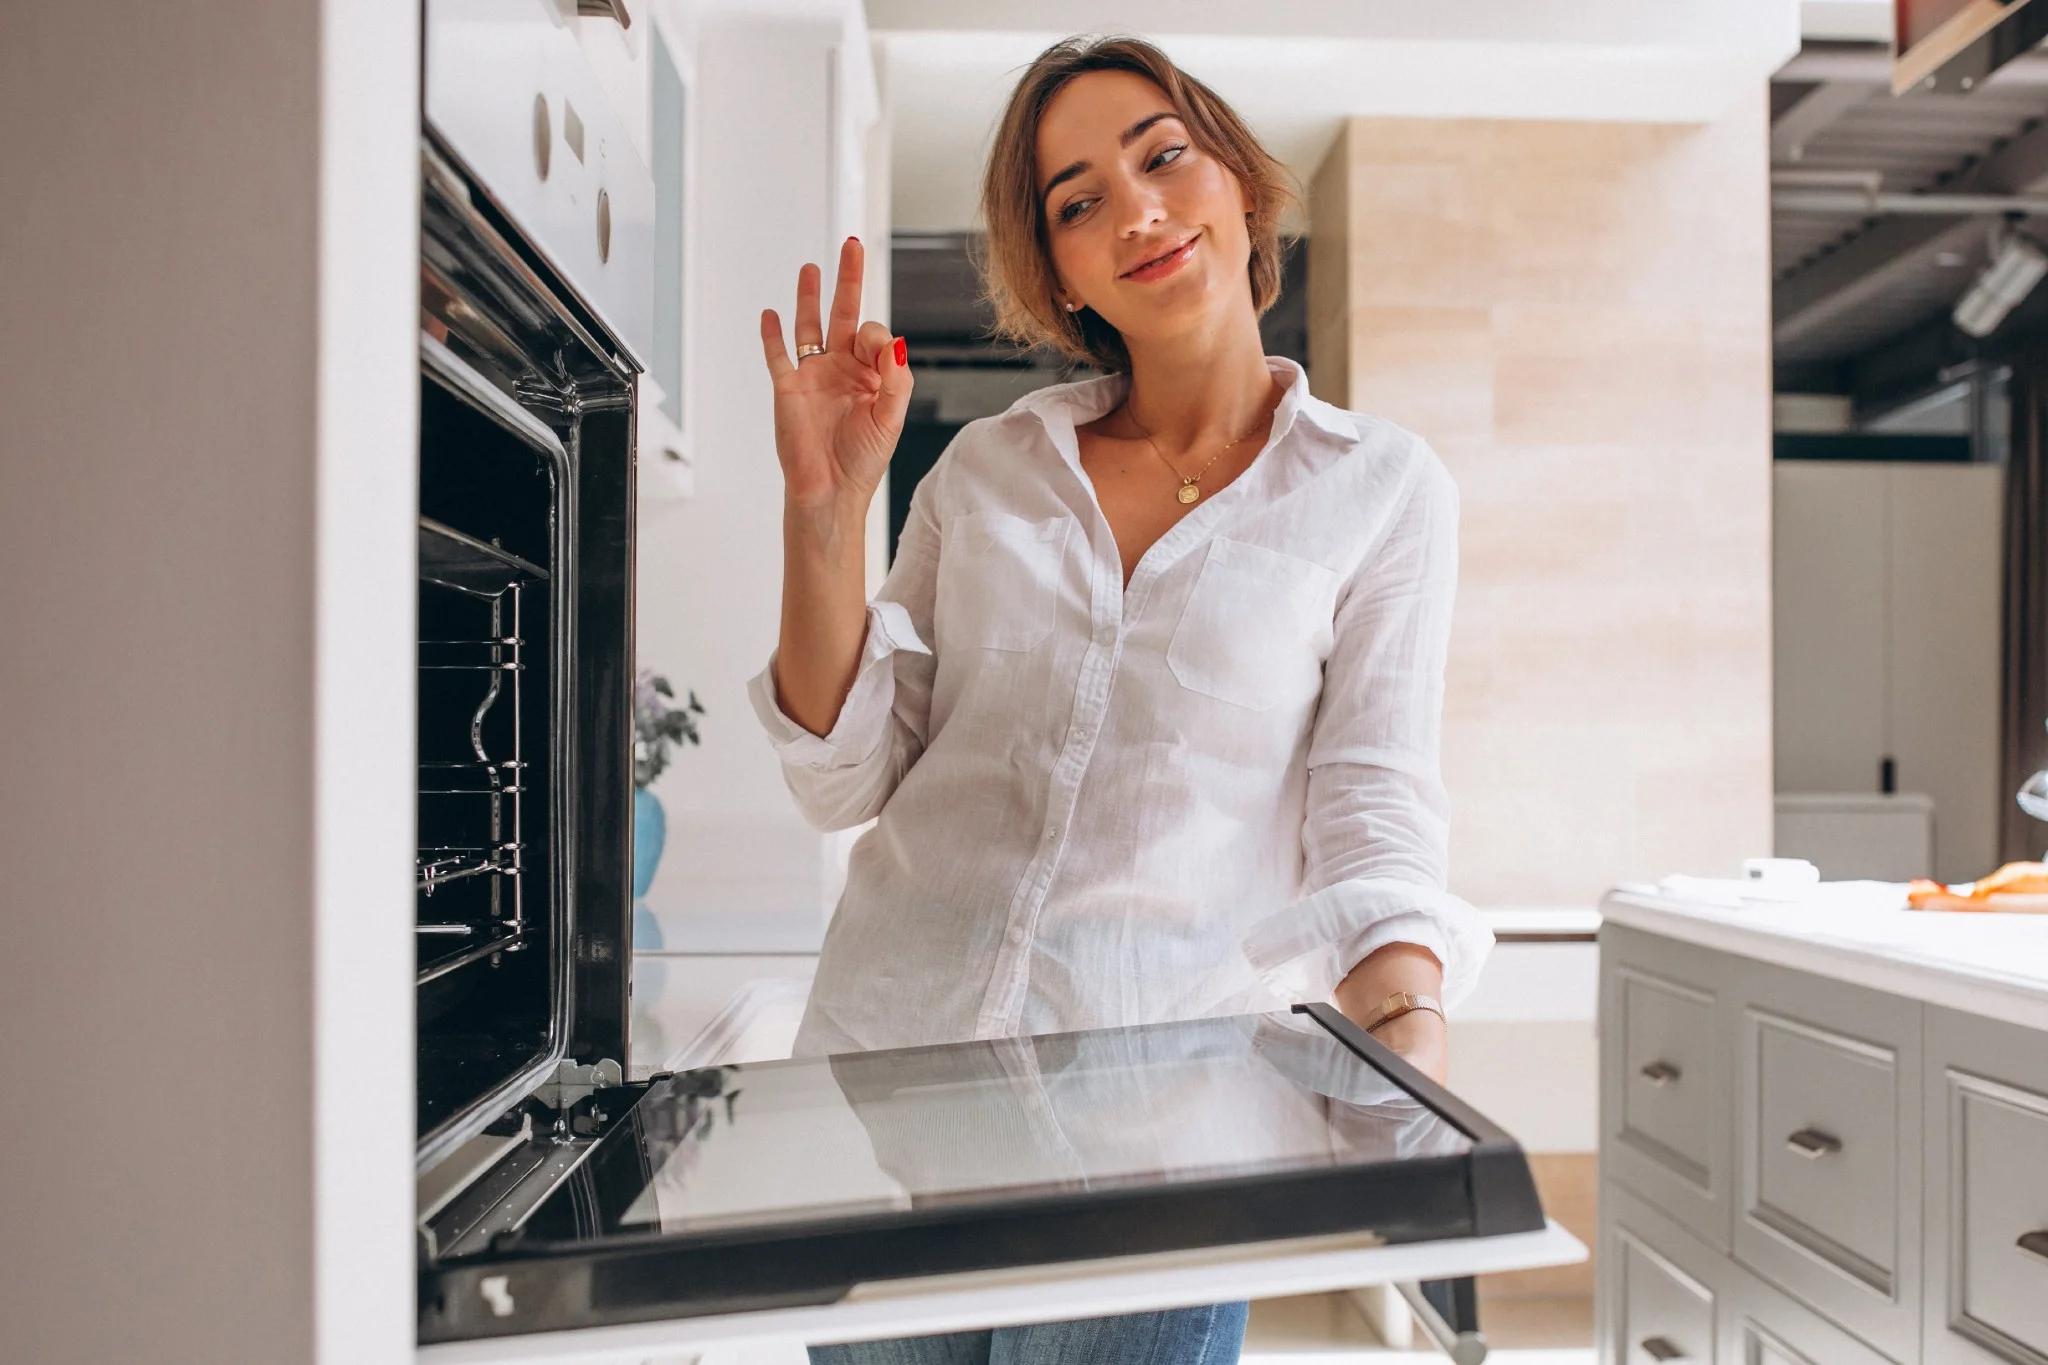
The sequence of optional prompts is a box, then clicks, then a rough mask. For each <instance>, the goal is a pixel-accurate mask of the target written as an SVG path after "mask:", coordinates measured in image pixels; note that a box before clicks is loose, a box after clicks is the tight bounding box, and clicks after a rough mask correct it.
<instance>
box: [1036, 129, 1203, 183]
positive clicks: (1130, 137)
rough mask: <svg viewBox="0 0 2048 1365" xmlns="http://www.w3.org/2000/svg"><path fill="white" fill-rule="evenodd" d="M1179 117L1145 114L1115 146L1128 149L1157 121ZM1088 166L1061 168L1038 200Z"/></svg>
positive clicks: (1082, 164)
mask: <svg viewBox="0 0 2048 1365" xmlns="http://www.w3.org/2000/svg"><path fill="white" fill-rule="evenodd" d="M1179 117H1180V115H1179V114H1177V113H1175V112H1174V111H1173V110H1171V109H1162V110H1160V111H1159V112H1158V113H1156V114H1147V115H1145V117H1143V118H1141V119H1139V120H1138V121H1137V122H1136V123H1133V124H1132V125H1131V126H1130V127H1128V128H1126V129H1124V130H1123V132H1122V133H1120V134H1118V135H1117V140H1116V145H1117V146H1119V147H1128V146H1130V145H1131V144H1132V143H1133V142H1136V141H1137V140H1138V139H1139V138H1141V137H1143V136H1144V135H1145V130H1146V129H1147V128H1150V127H1151V126H1152V125H1153V124H1155V123H1157V122H1159V120H1161V119H1168V118H1179ZM1089 164H1090V163H1088V162H1086V161H1076V162H1075V163H1074V164H1073V165H1071V166H1067V167H1065V168H1063V169H1062V170H1061V171H1060V172H1059V173H1058V174H1056V175H1055V176H1053V178H1052V179H1050V180H1048V181H1046V182H1045V188H1044V189H1042V190H1040V191H1039V192H1038V197H1039V198H1040V199H1043V198H1045V196H1046V195H1048V194H1051V193H1052V192H1053V191H1054V190H1056V189H1058V188H1059V187H1060V186H1062V185H1064V184H1066V183H1067V182H1068V181H1069V180H1072V179H1073V178H1074V177H1075V176H1077V175H1079V174H1081V173H1082V172H1083V171H1085V170H1087V169H1088V167H1089Z"/></svg>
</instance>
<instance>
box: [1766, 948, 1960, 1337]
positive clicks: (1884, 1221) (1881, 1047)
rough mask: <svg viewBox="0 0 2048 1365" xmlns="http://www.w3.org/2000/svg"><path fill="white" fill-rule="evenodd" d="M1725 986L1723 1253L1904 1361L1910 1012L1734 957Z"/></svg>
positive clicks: (1914, 1151) (1916, 1305)
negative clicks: (1727, 1216) (1727, 1223)
mask: <svg viewBox="0 0 2048 1365" xmlns="http://www.w3.org/2000/svg"><path fill="white" fill-rule="evenodd" d="M1733 978H1734V980H1733V985H1732V987H1731V995H1732V996H1733V998H1734V1000H1735V1001H1736V1002H1737V1003H1738V1004H1739V1009H1738V1011H1737V1014H1736V1029H1735V1031H1736V1049H1735V1050H1736V1062H1735V1068H1734V1069H1735V1089H1736V1097H1737V1106H1736V1108H1737V1116H1736V1140H1735V1153H1736V1154H1735V1169H1736V1179H1735V1188H1736V1218H1735V1226H1734V1234H1733V1240H1732V1245H1733V1248H1734V1251H1735V1257H1736V1259H1737V1260H1738V1261H1740V1262H1742V1263H1743V1264H1744V1265H1745V1266H1747V1267H1748V1268H1749V1269H1751V1270H1753V1271H1755V1272H1757V1274H1758V1275H1760V1276H1761V1277H1762V1278H1763V1279H1765V1280H1766V1281H1769V1282H1770V1283H1772V1284H1774V1285H1776V1286H1777V1287H1779V1288H1780V1289H1782V1290H1784V1291H1785V1292H1786V1293H1787V1294H1789V1295H1791V1296H1792V1297H1793V1298H1795V1299H1797V1300H1800V1301H1801V1302H1803V1303H1805V1304H1806V1305H1807V1306H1808V1307H1810V1308H1812V1309H1814V1310H1816V1311H1818V1312H1819V1313H1821V1314H1823V1315H1824V1316H1826V1317H1828V1318H1830V1319H1832V1320H1833V1321H1835V1322H1836V1323H1839V1324H1840V1325H1842V1326H1843V1327H1846V1328H1848V1329H1849V1330H1851V1331H1852V1332H1854V1333H1855V1334H1856V1335H1857V1336H1859V1337H1861V1338H1862V1339H1863V1340H1865V1341H1867V1342H1869V1343H1870V1344H1871V1345H1873V1346H1875V1347H1877V1348H1878V1349H1879V1350H1881V1351H1883V1352H1884V1353H1885V1354H1886V1355H1888V1356H1890V1357H1891V1358H1892V1359H1894V1360H1897V1361H1900V1362H1903V1363H1904V1365H1914V1362H1916V1361H1918V1360H1919V1358H1920V1312H1921V1309H1920V1298H1921V1284H1920V1276H1921V1262H1922V1253H1921V1246H1920V1228H1921V1214H1920V1187H1921V1181H1920V1110H1921V1101H1920V1085H1921V1079H1920V1028H1921V1023H1920V1017H1921V1007H1920V1005H1919V1004H1918V1003H1917V1002H1914V1001H1909V1000H1901V999H1898V998H1897V997H1894V996H1887V995H1882V994H1879V993H1878V992H1875V991H1869V990H1863V989H1860V988H1858V987H1853V986H1845V985H1843V984H1841V983H1839V982H1835V981H1828V980H1823V979H1821V978H1819V977H1814V976H1808V975H1805V974H1803V973H1798V972H1790V971H1785V970H1783V969H1780V968H1777V967H1773V966H1769V965H1766V964H1763V963H1758V962H1751V961H1747V960H1745V961H1742V962H1740V963H1739V964H1738V965H1737V967H1736V968H1735V969H1734V972H1733Z"/></svg>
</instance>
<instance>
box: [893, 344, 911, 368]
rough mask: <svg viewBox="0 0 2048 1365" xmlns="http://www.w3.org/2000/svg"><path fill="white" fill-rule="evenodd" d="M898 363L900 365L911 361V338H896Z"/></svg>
mask: <svg viewBox="0 0 2048 1365" xmlns="http://www.w3.org/2000/svg"><path fill="white" fill-rule="evenodd" d="M896 363H897V364H898V365H908V364H909V363H910V340H909V338H907V337H897V338H896Z"/></svg>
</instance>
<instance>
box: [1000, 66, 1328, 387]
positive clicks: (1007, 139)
mask: <svg viewBox="0 0 2048 1365" xmlns="http://www.w3.org/2000/svg"><path fill="white" fill-rule="evenodd" d="M1091 71H1129V72H1132V73H1134V74H1136V75H1139V76H1143V77H1144V78H1145V79H1146V80H1149V81H1151V82H1152V83H1153V84H1154V85H1156V86H1158V87H1159V88H1160V89H1161V90H1162V91H1164V92H1165V93H1166V98H1167V102H1168V103H1169V104H1171V105H1172V106H1173V111H1174V113H1175V114H1177V115H1179V117H1180V120H1181V122H1182V123H1183V124H1185V125H1187V130H1188V135H1189V137H1190V138H1192V139H1193V141H1194V143H1195V145H1196V146H1198V147H1199V148H1201V150H1202V151H1203V152H1205V153H1207V154H1208V155H1209V156H1212V157H1214V158H1216V160H1217V161H1219V162H1221V163H1222V165H1223V167H1224V168H1225V169H1226V170H1228V171H1229V172H1230V173H1231V174H1232V175H1233V176H1235V177H1236V178H1237V182H1238V184H1240V185H1242V186H1243V187H1244V190H1245V193H1246V195H1247V197H1249V198H1250V200H1251V203H1252V207H1251V211H1250V212H1249V213H1248V214H1246V215H1245V227H1246V229H1247V231H1248V232H1249V234H1250V236H1251V248H1252V249H1251V263H1250V266H1249V267H1248V270H1249V274H1250V276H1251V286H1252V306H1253V307H1254V308H1255V309H1257V310H1258V311H1259V312H1260V313H1261V314H1263V313H1264V312H1265V311H1266V310H1267V309H1268V308H1270V307H1272V306H1273V300H1274V299H1276V298H1278V297H1279V295H1280V219H1281V216H1282V215H1283V214H1284V213H1285V212H1286V211H1287V210H1288V209H1289V208H1290V207H1292V206H1293V205H1294V203H1295V202H1296V201H1297V198H1298V196H1297V194H1296V191H1295V188H1294V185H1293V183H1292V178H1291V177H1290V176H1289V175H1288V172H1287V169H1286V167H1284V166H1282V165H1281V164H1280V163H1279V162H1278V161H1276V160H1275V159H1274V158H1273V154H1272V153H1271V152H1268V151H1267V150H1266V148H1265V146H1264V145H1263V144H1262V143H1260V141H1259V139H1258V137H1257V135H1256V134H1254V133H1253V132H1252V130H1251V129H1250V128H1248V127H1247V126H1245V122H1244V120H1243V119H1241V118H1239V117H1238V115H1237V111H1236V110H1235V109H1232V108H1231V107H1230V106H1229V105H1228V104H1227V103H1225V102H1224V100H1223V97H1222V96H1220V95H1218V94H1217V93H1216V92H1215V91H1214V90H1211V89H1210V88H1209V87H1208V86H1206V85H1204V84H1202V82H1200V81H1198V80H1196V79H1195V78H1194V77H1193V76H1190V75H1188V74H1187V72H1185V71H1182V70H1181V69H1180V68H1179V67H1177V66H1175V65H1174V64H1173V60H1172V59H1171V58H1170V57H1168V56H1167V55H1166V54H1165V53H1164V52H1161V51H1160V50H1159V49H1158V48H1156V47H1154V46H1153V45H1152V44H1150V43H1148V42H1145V41H1144V40H1143V39H1139V38H1068V39H1066V40H1065V41H1064V42H1059V43H1054V44H1053V45H1052V46H1051V47H1049V48H1047V49H1046V50H1045V51H1044V52H1041V53H1040V54H1039V55H1038V59H1037V60H1036V61H1034V62H1032V63H1031V66H1030V68H1029V69H1028V70H1026V71H1025V73H1024V76H1023V78H1022V79H1021V80H1019V81H1018V82H1017V88H1016V89H1015V90H1014V91H1012V92H1011V94H1010V103H1009V107H1008V108H1006V109H1004V111H1003V118H1002V122H1001V123H999V124H998V125H997V126H996V136H995V145H994V147H993V148H991V150H990V152H989V158H988V170H987V172H986V173H985V174H984V175H983V177H982V182H981V215H982V220H983V222H984V223H986V225H987V227H988V242H987V246H986V249H985V251H984V253H983V256H982V261H981V272H982V284H983V287H984V288H985V289H986V290H987V292H988V297H989V301H990V302H991V303H992V304H994V305H995V314H996V322H995V331H996V335H997V336H999V337H1003V338H1007V339H1008V340H1011V341H1015V342H1017V343H1019V344H1021V345H1025V346H1035V345H1040V344H1043V345H1049V346H1052V347H1053V348H1055V349H1057V350H1058V351H1060V352H1062V353H1063V354H1065V355H1066V356H1068V357H1070V358H1071V359H1074V360H1078V361H1082V362H1085V363H1087V364H1091V365H1095V366H1097V367H1099V368H1101V369H1103V370H1107V371H1110V372H1112V373H1114V372H1117V371H1122V370H1128V369H1129V368H1130V367H1131V357H1130V352H1129V351H1128V350H1126V349H1125V348H1124V340H1123V338H1122V337H1121V336H1119V335H1118V334H1117V330H1116V328H1114V327H1112V326H1110V325H1109V324H1108V323H1107V322H1105V321H1104V320H1103V319H1102V318H1101V317H1100V316H1098V315H1097V314H1096V312H1095V311H1094V310H1093V309H1091V308H1083V309H1081V310H1080V311H1078V312H1073V313H1069V312H1068V311H1067V310H1066V309H1065V308H1063V307H1062V306H1061V305H1060V301H1059V299H1058V297H1057V294H1056V289H1057V276H1056V275H1055V273H1054V270H1053V264H1052V249H1051V245H1050V242H1049V241H1048V238H1047V225H1046V219H1045V196H1044V195H1042V194H1040V193H1039V192H1038V124H1039V121H1040V119H1042V118H1043V117H1044V116H1045V110H1046V106H1048V105H1049V104H1051V103H1052V98H1053V96H1054V95H1057V94H1058V93H1059V92H1060V89H1061V87H1063V86H1064V85H1066V83H1067V82H1068V81H1070V80H1073V79H1074V78H1075V77H1076V76H1081V75H1086V74H1087V73H1088V72H1091Z"/></svg>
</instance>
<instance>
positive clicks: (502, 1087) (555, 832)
mask: <svg viewBox="0 0 2048 1365" xmlns="http://www.w3.org/2000/svg"><path fill="white" fill-rule="evenodd" d="M421 168H422V199H421V237H420V241H421V251H422V257H421V265H422V290H423V298H422V309H423V315H424V316H429V317H436V316H437V317H439V319H440V322H441V324H442V325H443V326H444V327H445V328H446V329H447V338H448V339H447V341H445V342H444V341H443V340H441V339H440V338H439V337H437V336H435V335H434V334H433V333H432V332H429V331H426V330H424V329H423V330H422V333H421V337H420V356H421V374H422V377H423V378H424V379H426V380H429V381H431V382H433V383H434V384H435V385H436V386H437V387H438V388H440V389H442V390H444V391H445V392H447V393H448V394H450V395H451V396H453V397H454V398H455V399H457V400H458V401H460V402H462V403H463V404H465V405H466V406H468V407H470V408H471V409H473V410H475V411H477V412H478V413H480V414H482V415H483V416H484V417H486V418H488V419H489V420H491V421H492V422H493V423H495V424H496V425H498V426H499V427H501V428H503V429H505V430H506V431H507V432H509V433H510V434H511V435H513V436H514V437H516V438H518V439H519V440H520V441H522V442H523V443H524V444H525V445H527V446H529V447H531V448H532V449H533V450H534V451H535V452H536V453H537V454H538V455H540V457H541V458H543V459H544V460H545V461H547V463H548V465H549V467H550V470H551V472H552V474H553V477H554V480H555V507H554V526H553V528H552V554H553V558H554V564H553V566H551V573H550V578H551V583H550V593H549V600H550V622H551V627H552V633H553V645H552V648H553V657H554V661H555V666H554V668H553V669H552V670H551V672H552V681H553V686H552V687H551V689H550V698H549V709H548V714H549V716H550V728H551V732H552V733H551V734H550V736H549V746H550V751H551V758H552V760H553V762H554V764H555V765H556V766H555V772H556V774H557V777H556V780H555V781H554V783H553V784H552V786H553V799H552V800H551V801H550V803H549V810H548V812H547V814H546V817H545V818H546V820H547V822H548V828H549V834H550V838H551V840H552V841H553V849H554V854H553V856H552V858H551V859H550V862H549V876H550V883H551V884H550V886H549V899H550V902H551V905H550V909H549V916H550V919H549V924H550V930H551V935H550V940H549V950H548V951H549V953H550V955H551V960H550V969H549V994H550V1013H549V1020H548V1032H547V1038H546V1043H545V1046H544V1048H543V1049H542V1050H540V1051H538V1052H537V1053H536V1054H535V1058H534V1060H533V1061H532V1062H530V1063H528V1064H525V1065H523V1066H521V1067H520V1068H519V1069H518V1071H517V1072H516V1074H511V1075H508V1076H506V1077H505V1078H504V1079H503V1080H502V1081H501V1082H500V1083H498V1084H497V1085H494V1086H493V1087H492V1088H491V1089H490V1090H489V1091H488V1093H486V1094H485V1095H484V1096H483V1097H481V1098H480V1099H478V1100H476V1101H474V1102H472V1103H470V1104H467V1105H465V1106H464V1108H463V1109H462V1110H461V1111H460V1112H458V1113H456V1114H454V1115H452V1116H451V1117H449V1118H448V1119H446V1120H444V1121H443V1122H441V1123H440V1124H438V1125H436V1126H435V1127H434V1128H433V1129H432V1130H430V1131H429V1132H427V1133H424V1134H422V1135H421V1137H420V1139H419V1142H418V1146H417V1148H416V1156H415V1167H416V1170H417V1171H418V1172H420V1173H424V1172H426V1171H428V1170H429V1169H431V1168H432V1167H434V1166H435V1165H436V1164H438V1163H439V1162H441V1161H442V1160H444V1159H446V1158H447V1157H448V1155H449V1154H450V1153H452V1152H454V1151H455V1150H456V1149H457V1148H459V1147H460V1146H461V1145H462V1144H463V1143H464V1142H466V1141H468V1140H469V1139H471V1138H474V1137H476V1136H477V1135H478V1134H480V1133H482V1132H483V1131H484V1130H485V1129H487V1128H489V1127H490V1126H491V1125H493V1124H495V1123H498V1122H500V1121H501V1120H502V1119H503V1118H504V1116H505V1115H506V1114H507V1113H508V1112H509V1111H511V1110H513V1109H515V1108H516V1107H517V1106H519V1105H520V1104H521V1103H522V1101H525V1100H526V1099H527V1098H528V1097H529V1096H532V1095H534V1094H535V1093H536V1092H538V1091H541V1089H542V1087H544V1086H546V1085H547V1084H549V1083H550V1082H552V1081H556V1080H559V1079H561V1078H562V1074H563V1071H564V1064H565V1063H569V1062H575V1063H580V1064H582V1065H584V1066H586V1067H587V1066H590V1065H592V1064H595V1063H600V1062H603V1061H606V1060H611V1061H615V1062H618V1063H623V1062H624V1061H625V1060H626V1058H627V1037H626V1033H627V1019H628V1012H629V991H630V977H629V971H630V961H629V960H630V944H631V858H632V852H631V818H630V815H631V801H632V794H631V782H632V763H631V744H632V710H631V707H632V701H631V698H632V667H633V638H632V637H633V563H634V545H633V540H634V534H633V533H634V527H633V509H634V505H635V477H634V462H633V442H634V438H635V429H634V428H635V422H634V394H635V387H634V385H635V376H636V374H637V372H638V371H637V368H636V367H635V366H634V365H633V364H632V362H631V361H630V360H628V359H625V358H624V357H625V356H626V355H627V352H626V350H625V348H624V347H623V346H621V345H619V344H618V343H617V341H616V340H615V339H614V338H613V337H612V335H611V333H610V332H609V331H608V330H607V329H606V328H605V327H604V325H603V324H602V322H600V321H599V320H598V319H597V317H596V315H595V314H594V313H593V312H591V311H590V310H589V309H588V307H587V306H585V305H584V304H583V303H582V302H581V300H580V299H578V298H577V297H576V295H575V293H574V291H573V290H571V289H570V288H569V287H568V286H567V285H566V284H565V283H564V282H563V281H562V280H561V279H560V278H559V277H558V276H556V275H555V274H554V272H553V271H552V270H551V269H550V268H549V267H548V266H547V264H546V262H545V260H544V259H543V258H541V257H539V255H538V254H537V253H535V252H534V251H533V250H532V248H530V247H528V246H526V245H525V244H524V242H523V241H522V240H521V237H520V234H519V231H518V229H517V227H516V226H515V225H514V224H513V223H512V222H511V221H510V219H509V218H507V217H505V216H504V215H503V214H502V213H501V212H500V211H498V209H497V206H496V205H495V203H494V202H493V201H492V199H491V198H490V196H489V194H488V192H487V190H486V189H485V187H483V186H482V185H481V184H479V183H478V182H477V181H476V180H475V179H474V177H472V176H470V175H469V174H468V173H467V172H466V170H465V169H463V168H462V166H461V163H460V161H459V159H458V158H457V157H456V156H455V155H454V153H453V152H452V150H451V149H449V148H448V147H447V146H446V144H445V143H444V142H443V141H442V140H441V139H440V138H439V137H438V136H437V135H436V134H435V133H434V132H433V130H432V129H431V128H430V129H428V130H426V133H425V136H424V137H423V139H422V144H421ZM434 295H438V296H439V298H440V300H441V301H442V302H443V303H446V302H447V301H450V300H452V301H454V304H455V306H454V307H452V308H447V307H443V308H442V309H441V310H440V311H439V312H438V313H437V311H436V308H435V306H433V303H432V299H431V297H430V296H434ZM591 452H598V453H597V454H595V455H593V454H592V453H591Z"/></svg>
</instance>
